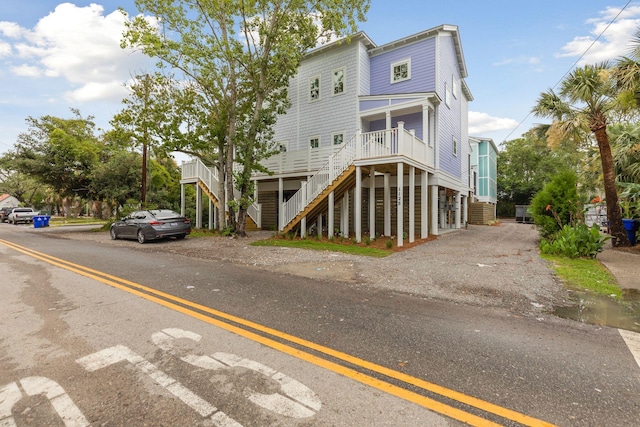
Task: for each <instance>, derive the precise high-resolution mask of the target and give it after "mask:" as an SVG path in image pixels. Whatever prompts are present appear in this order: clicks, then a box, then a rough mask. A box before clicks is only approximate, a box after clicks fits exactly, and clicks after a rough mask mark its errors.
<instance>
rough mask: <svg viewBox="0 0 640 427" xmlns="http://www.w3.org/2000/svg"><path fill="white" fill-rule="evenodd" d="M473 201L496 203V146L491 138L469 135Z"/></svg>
mask: <svg viewBox="0 0 640 427" xmlns="http://www.w3.org/2000/svg"><path fill="white" fill-rule="evenodd" d="M469 145H470V148H471V160H470V164H471V181H470V182H471V188H472V191H473V199H474V200H473V201H477V202H482V203H490V204H492V205H495V204H496V203H498V165H497V160H498V148H497V147H496V144H495V143H494V142H493V140H492V139H491V138H482V137H475V136H472V137H469Z"/></svg>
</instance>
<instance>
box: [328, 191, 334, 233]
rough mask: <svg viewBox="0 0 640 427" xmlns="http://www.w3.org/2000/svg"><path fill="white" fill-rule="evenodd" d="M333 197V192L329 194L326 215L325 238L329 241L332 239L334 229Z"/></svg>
mask: <svg viewBox="0 0 640 427" xmlns="http://www.w3.org/2000/svg"><path fill="white" fill-rule="evenodd" d="M334 197H335V195H334V194H333V191H332V192H331V193H329V207H328V210H329V212H328V213H327V238H329V239H331V238H332V237H333V229H334V227H335V225H334V220H335V218H334V214H333V213H334V209H335V206H334V204H335V200H334Z"/></svg>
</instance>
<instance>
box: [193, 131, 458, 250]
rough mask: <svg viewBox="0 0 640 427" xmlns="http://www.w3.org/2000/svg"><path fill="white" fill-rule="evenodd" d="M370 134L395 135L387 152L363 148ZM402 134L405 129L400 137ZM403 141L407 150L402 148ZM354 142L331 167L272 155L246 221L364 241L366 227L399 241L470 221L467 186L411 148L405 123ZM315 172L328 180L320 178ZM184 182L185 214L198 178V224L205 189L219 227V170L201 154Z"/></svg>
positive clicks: (211, 216) (413, 140) (258, 176)
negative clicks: (349, 154) (189, 189)
mask: <svg viewBox="0 0 640 427" xmlns="http://www.w3.org/2000/svg"><path fill="white" fill-rule="evenodd" d="M372 134H377V135H373V136H375V138H376V139H377V140H378V141H380V140H381V138H382V139H384V138H389V136H390V135H391V138H392V139H393V140H394V141H396V142H393V143H392V144H391V145H390V146H391V147H392V148H391V149H390V150H387V152H384V153H376V152H371V149H372V148H371V146H370V145H369V147H368V148H365V146H366V143H365V144H362V142H363V141H371V136H372ZM382 134H386V136H383V135H382ZM398 134H400V135H402V136H401V137H400V138H398ZM400 139H404V140H403V141H401V140H400ZM369 144H370V142H369ZM383 145H384V143H383ZM358 146H360V148H358ZM388 146H389V145H388ZM403 146H406V147H407V150H405V151H406V152H407V153H408V154H409V155H406V154H401V153H403ZM355 147H356V149H355V152H354V154H353V158H352V159H348V161H347V163H348V165H347V166H346V167H344V168H333V167H332V166H331V165H332V161H329V163H327V164H325V166H323V167H321V168H320V169H319V170H318V172H316V173H315V174H314V175H309V172H308V171H309V170H310V169H311V167H313V165H311V164H310V163H313V159H310V158H307V159H306V161H302V162H298V163H300V166H299V169H300V170H299V171H297V172H296V171H295V170H294V169H295V166H293V167H292V166H291V165H295V164H296V160H300V159H294V158H293V157H294V156H295V155H299V153H295V152H292V153H286V152H284V153H280V154H278V155H276V156H274V157H273V158H271V159H269V165H267V166H268V167H269V169H270V170H272V171H273V174H272V175H268V174H256V175H255V176H254V177H253V179H254V180H255V182H256V200H257V203H255V204H254V205H253V206H252V207H251V208H250V209H249V215H248V221H247V229H248V230H250V229H251V228H261V229H272V230H279V231H281V232H285V233H286V232H291V231H295V232H296V233H299V234H300V235H301V236H306V235H307V234H309V233H313V234H318V235H323V236H326V237H329V238H330V237H332V236H335V235H341V236H345V237H353V238H355V240H356V241H361V240H362V238H363V235H366V236H368V237H369V238H375V236H376V235H385V236H392V235H394V236H397V244H398V246H402V244H403V241H404V240H405V239H408V241H409V242H413V241H415V239H416V236H419V238H426V237H428V236H429V235H438V234H440V233H441V232H443V231H444V230H449V229H456V228H460V227H461V226H462V225H464V224H466V223H467V218H468V202H469V188H468V187H462V188H461V186H460V184H459V183H456V181H455V180H454V179H451V178H449V177H447V175H446V174H443V173H438V172H437V171H435V170H434V168H433V167H432V166H429V164H428V163H429V162H426V163H425V162H424V160H422V159H423V158H424V157H422V159H420V160H422V161H419V160H416V158H415V153H416V152H418V150H414V148H416V147H423V148H424V147H425V145H424V143H422V141H419V140H418V139H417V138H415V136H414V135H412V134H410V133H407V135H406V136H405V131H403V130H402V128H400V129H399V130H393V133H392V134H389V133H387V131H382V132H371V133H367V134H358V135H357V137H355ZM345 148H346V146H345V147H342V148H340V149H337V150H336V151H335V152H334V153H333V154H330V156H331V158H333V159H334V161H335V162H338V160H337V159H339V158H340V156H344V153H342V154H341V151H343V150H344V149H345ZM367 150H369V151H367ZM411 153H414V154H411ZM325 160H326V157H325ZM327 166H330V167H327ZM318 177H320V178H321V179H322V180H323V181H324V182H325V184H319V180H318ZM181 185H182V192H181V193H182V210H183V214H184V210H185V191H184V186H185V185H196V227H197V228H201V227H202V223H203V218H202V211H203V197H202V194H203V193H204V194H205V195H206V196H207V198H208V203H209V218H208V224H209V228H214V227H215V224H217V221H216V217H217V215H219V212H220V206H219V198H218V197H217V195H216V192H217V189H218V178H217V171H216V170H215V169H213V168H209V167H207V166H206V165H204V164H203V163H202V162H201V161H199V160H196V161H193V162H188V163H183V164H182V180H181ZM314 189H315V191H314ZM292 206H293V209H294V211H293V213H291V207H292ZM287 215H288V216H287ZM398 218H402V220H401V221H398Z"/></svg>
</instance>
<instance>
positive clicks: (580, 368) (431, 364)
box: [0, 224, 640, 426]
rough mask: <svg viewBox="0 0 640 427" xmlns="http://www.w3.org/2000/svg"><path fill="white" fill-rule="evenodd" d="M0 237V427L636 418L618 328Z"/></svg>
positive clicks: (19, 232)
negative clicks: (60, 416)
mask: <svg viewBox="0 0 640 427" xmlns="http://www.w3.org/2000/svg"><path fill="white" fill-rule="evenodd" d="M52 234H54V233H52ZM0 243H2V244H1V245H0V268H1V269H2V271H3V277H2V282H0V283H1V284H0V289H2V293H3V298H2V299H1V301H0V325H2V328H0V330H1V331H2V332H0V339H1V341H0V358H1V359H2V361H3V363H2V365H1V367H0V386H2V384H4V386H2V387H3V388H2V389H0V424H2V423H3V422H4V421H6V420H7V419H8V417H12V418H13V419H14V420H15V421H16V425H18V426H20V425H56V424H55V422H54V421H53V420H56V419H57V418H56V413H55V408H59V407H62V408H67V409H68V408H76V410H75V412H74V410H72V409H68V410H67V412H64V411H63V412H64V413H65V414H67V416H68V417H72V418H73V416H72V415H69V414H74V413H76V414H81V415H82V417H84V419H85V420H86V421H87V424H82V422H79V423H76V424H75V425H89V424H90V425H234V424H233V423H232V421H231V420H233V421H235V422H236V423H237V424H238V425H244V426H250V425H255V426H260V425H286V426H288V425H292V426H293V425H296V426H300V425H305V426H324V425H345V426H346V425H349V426H358V425H363V426H364V425H367V426H371V425H394V426H397V425H407V426H415V425H436V426H437V425H454V426H455V425H460V424H461V423H462V422H466V423H469V424H475V425H482V424H480V423H482V422H483V421H484V420H489V421H490V422H494V423H497V424H502V425H545V422H546V423H549V424H555V425H563V426H600V425H615V426H635V425H637V420H638V414H639V413H640V368H639V367H638V365H637V363H636V361H635V360H634V358H633V355H632V354H631V353H630V352H629V350H628V348H627V346H626V345H625V342H624V340H623V339H622V338H621V336H620V333H619V331H618V330H616V329H611V328H606V327H597V326H592V325H585V324H581V323H576V322H572V321H568V320H563V319H557V318H553V317H548V318H547V317H540V318H531V317H520V316H516V315H513V314H510V313H508V312H506V311H504V310H498V309H487V308H484V309H483V308H477V307H470V306H466V305H456V304H446V303H442V302H434V301H432V300H428V299H424V298H416V297H411V296H407V295H402V294H398V293H394V292H390V291H372V290H371V289H368V288H360V287H358V286H357V285H346V284H344V283H339V284H338V283H334V282H330V281H318V280H311V279H304V278H300V277H295V276H289V275H284V274H274V273H267V272H265V271H264V270H260V269H257V268H247V267H240V266H237V265H232V264H226V263H222V262H219V261H211V260H201V259H194V258H187V257H182V256H179V255H175V254H174V255H172V254H168V253H166V252H164V251H163V252H157V253H154V252H149V251H148V250H145V251H139V250H137V248H138V247H139V246H138V243H136V242H130V243H131V245H130V246H127V247H125V248H122V247H113V246H107V245H99V244H96V243H95V242H85V241H72V240H65V239H56V238H52V237H51V235H49V236H46V235H44V234H34V233H25V232H24V229H23V228H22V227H15V228H14V227H13V226H8V225H5V224H2V226H0ZM171 243H172V242H160V243H157V244H158V245H171ZM34 250H35V251H37V252H38V253H39V254H36V253H33V251H34ZM44 254H46V255H48V256H52V257H55V258H56V259H51V258H48V257H47V256H45V255H44ZM34 256H35V257H34ZM37 257H39V258H41V259H38V258H37ZM61 260H64V261H67V262H69V263H73V264H72V265H71V264H68V263H64V262H63V261H61ZM87 268H90V269H92V270H91V271H89V270H87ZM102 273H105V274H108V275H110V276H106V275H105V274H102ZM142 286H144V288H143V287H142ZM158 291H160V292H162V293H163V294H158ZM230 316H234V317H230ZM250 322H253V323H250ZM267 328H269V329H267ZM229 355H232V356H229ZM264 367H268V368H271V369H268V368H264ZM34 378H36V379H34ZM42 378H44V379H45V380H43V379H42ZM38 379H39V380H38ZM289 379H291V380H292V381H289ZM52 384H57V385H58V386H59V389H56V387H53V386H52ZM285 384H289V386H287V385H285ZM41 389H47V390H50V389H56V390H58V391H57V394H56V393H53V392H52V393H50V394H49V395H48V396H49V400H51V402H52V403H53V402H54V400H53V399H58V400H61V401H63V402H66V404H62V403H60V404H54V405H48V404H46V403H47V402H46V401H47V397H46V396H43V395H41V394H40V393H36V391H38V390H41ZM34 390H35V391H34ZM60 390H63V391H64V392H63V393H61V392H60ZM287 392H288V393H289V394H288V395H287ZM54 395H55V396H54ZM51 396H53V397H51ZM64 396H67V398H64ZM194 396H195V397H194ZM265 396H267V397H265ZM274 396H284V397H274ZM292 396H293V397H292ZM283 399H285V400H283ZM287 399H288V400H287ZM69 402H72V404H69ZM205 403H206V404H205ZM207 404H208V405H209V406H207ZM56 405H58V406H56ZM65 405H66V406H65ZM7 408H10V409H11V408H12V409H11V411H10V414H9V415H7V414H6V412H7ZM52 408H53V409H52ZM212 408H213V409H212ZM214 409H215V410H214ZM59 412H60V410H58V413H59ZM443 412H444V414H445V415H442V413H443ZM216 414H217V415H216ZM3 417H4V418H3ZM225 417H226V418H225ZM76 419H79V420H80V421H82V418H78V417H76ZM225 423H226V424H225ZM9 425H11V424H9ZM60 425H62V424H60Z"/></svg>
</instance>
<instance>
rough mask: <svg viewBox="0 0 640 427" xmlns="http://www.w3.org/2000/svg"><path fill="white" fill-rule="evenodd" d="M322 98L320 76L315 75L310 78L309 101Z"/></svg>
mask: <svg viewBox="0 0 640 427" xmlns="http://www.w3.org/2000/svg"><path fill="white" fill-rule="evenodd" d="M319 99H320V76H313V77H311V78H310V79H309V102H312V101H317V100H319Z"/></svg>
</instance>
